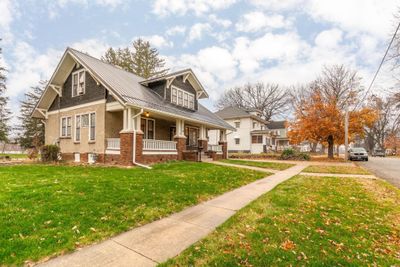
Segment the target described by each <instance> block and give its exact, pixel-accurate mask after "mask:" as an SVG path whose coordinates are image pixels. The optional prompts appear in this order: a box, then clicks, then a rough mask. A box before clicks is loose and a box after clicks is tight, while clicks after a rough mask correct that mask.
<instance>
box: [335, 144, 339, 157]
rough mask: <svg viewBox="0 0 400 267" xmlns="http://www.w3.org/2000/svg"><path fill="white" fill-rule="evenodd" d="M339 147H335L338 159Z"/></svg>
mask: <svg viewBox="0 0 400 267" xmlns="http://www.w3.org/2000/svg"><path fill="white" fill-rule="evenodd" d="M339 147H340V146H339V145H337V146H336V156H338V157H339V152H340V151H339Z"/></svg>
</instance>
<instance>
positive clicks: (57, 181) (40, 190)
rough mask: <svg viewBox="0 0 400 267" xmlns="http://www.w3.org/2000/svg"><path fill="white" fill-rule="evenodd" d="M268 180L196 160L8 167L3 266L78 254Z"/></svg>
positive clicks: (2, 188)
mask: <svg viewBox="0 0 400 267" xmlns="http://www.w3.org/2000/svg"><path fill="white" fill-rule="evenodd" d="M264 176H265V173H261V172H256V171H251V170H244V169H238V168H232V167H226V166H216V165H214V164H208V163H190V162H173V163H166V164H159V165H155V166H154V168H153V169H152V170H147V169H142V168H132V169H124V168H111V167H110V168H106V167H84V166H54V165H39V164H38V165H19V166H7V167H0V177H1V179H0V218H1V220H0V237H1V238H0V266H3V265H21V264H24V263H29V262H31V261H37V260H40V259H42V258H44V257H47V256H54V255H57V254H61V253H64V252H67V251H72V250H74V249H76V248H78V247H82V246H85V245H87V244H90V243H93V242H95V241H99V240H103V239H106V238H109V237H111V236H113V235H115V234H117V233H120V232H123V231H126V230H128V229H130V228H134V227H137V226H140V225H143V224H146V223H149V222H151V221H154V220H156V219H159V218H161V217H165V216H167V215H169V214H171V213H174V212H177V211H179V210H182V209H183V208H185V207H188V206H191V205H194V204H197V203H199V202H201V201H204V200H207V199H209V198H211V197H213V196H216V195H220V194H222V193H223V192H225V191H228V190H231V189H233V188H236V187H239V186H242V185H244V184H247V183H249V182H252V181H254V180H257V179H259V178H262V177H264Z"/></svg>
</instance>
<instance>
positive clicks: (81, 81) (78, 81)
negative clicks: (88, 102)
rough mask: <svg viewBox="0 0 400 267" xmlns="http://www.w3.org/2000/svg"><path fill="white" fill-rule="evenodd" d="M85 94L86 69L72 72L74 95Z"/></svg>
mask: <svg viewBox="0 0 400 267" xmlns="http://www.w3.org/2000/svg"><path fill="white" fill-rule="evenodd" d="M84 94H85V70H84V69H82V70H78V71H75V72H74V73H72V97H75V96H79V95H84Z"/></svg>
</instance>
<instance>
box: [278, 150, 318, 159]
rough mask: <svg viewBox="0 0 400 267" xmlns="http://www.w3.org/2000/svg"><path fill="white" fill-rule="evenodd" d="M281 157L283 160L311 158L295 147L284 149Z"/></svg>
mask: <svg viewBox="0 0 400 267" xmlns="http://www.w3.org/2000/svg"><path fill="white" fill-rule="evenodd" d="M279 159H283V160H290V159H291V160H310V155H309V154H307V153H304V152H297V151H296V150H294V149H293V148H286V149H285V150H283V152H282V154H281V156H280V157H279Z"/></svg>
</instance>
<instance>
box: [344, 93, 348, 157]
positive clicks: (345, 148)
mask: <svg viewBox="0 0 400 267" xmlns="http://www.w3.org/2000/svg"><path fill="white" fill-rule="evenodd" d="M344 150H345V152H344V160H347V159H348V158H349V102H347V101H346V113H345V117H344Z"/></svg>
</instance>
